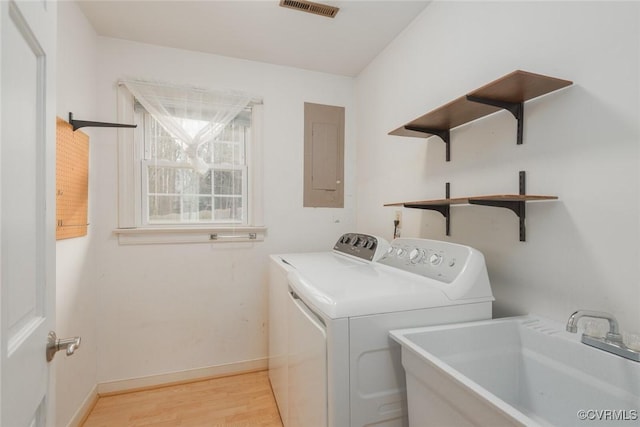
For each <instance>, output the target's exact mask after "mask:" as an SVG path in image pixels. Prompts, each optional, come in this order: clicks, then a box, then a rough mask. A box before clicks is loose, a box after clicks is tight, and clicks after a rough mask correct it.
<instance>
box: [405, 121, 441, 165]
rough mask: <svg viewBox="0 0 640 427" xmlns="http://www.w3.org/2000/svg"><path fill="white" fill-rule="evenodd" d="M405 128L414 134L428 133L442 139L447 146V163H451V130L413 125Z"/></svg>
mask: <svg viewBox="0 0 640 427" xmlns="http://www.w3.org/2000/svg"><path fill="white" fill-rule="evenodd" d="M404 128H405V129H406V130H410V131H413V132H422V133H428V134H431V135H435V136H438V137H440V139H441V140H442V141H444V143H445V145H446V153H447V154H446V157H447V159H446V160H447V162H449V161H451V132H450V131H449V129H434V128H427V127H422V126H413V125H405V127H404Z"/></svg>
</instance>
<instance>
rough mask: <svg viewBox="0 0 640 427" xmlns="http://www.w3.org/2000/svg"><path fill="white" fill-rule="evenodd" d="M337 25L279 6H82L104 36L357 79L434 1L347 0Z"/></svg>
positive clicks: (269, 0)
mask: <svg viewBox="0 0 640 427" xmlns="http://www.w3.org/2000/svg"><path fill="white" fill-rule="evenodd" d="M316 2H320V3H325V4H330V5H332V6H337V7H339V8H340V11H339V12H338V14H337V15H336V17H335V18H326V17H323V16H318V15H312V14H309V13H304V12H299V11H297V10H292V9H288V8H284V7H280V6H279V1H278V0H258V1H247V0H233V1H231V0H226V1H225V0H208V1H206V0H200V1H186V0H179V1H175V0H174V1H167V0H141V1H121V0H81V1H78V4H79V5H80V8H81V9H82V11H83V12H84V14H85V15H86V16H87V18H88V19H89V21H90V22H91V24H92V25H93V27H94V28H95V30H96V32H97V33H98V34H99V35H101V36H107V37H114V38H119V39H126V40H133V41H137V42H143V43H150V44H155V45H161V46H168V47H174V48H180V49H187V50H194V51H200V52H207V53H214V54H219V55H224V56H231V57H236V58H243V59H250V60H254V61H261V62H268V63H272V64H279V65H286V66H291V67H297V68H303V69H308V70H315V71H321V72H327V73H333V74H340V75H346V76H356V75H358V74H359V73H360V71H362V70H363V69H364V68H365V67H366V66H367V65H368V64H369V63H370V62H371V61H372V60H373V58H375V56H376V55H377V54H378V53H379V52H381V51H382V50H383V49H384V48H385V47H386V46H387V45H388V44H389V42H391V40H393V39H394V38H395V37H396V36H397V35H398V34H399V33H400V32H401V31H402V30H403V29H404V28H405V27H406V26H407V25H408V24H409V23H410V22H411V21H412V20H413V19H414V18H415V17H416V16H417V15H418V14H419V13H420V12H421V11H422V10H423V9H424V8H425V7H426V6H427V4H428V3H429V0H410V1H400V0H387V1H382V0H377V1H369V0H342V1H318V0H316Z"/></svg>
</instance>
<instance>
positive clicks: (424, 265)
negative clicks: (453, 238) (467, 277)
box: [378, 238, 471, 283]
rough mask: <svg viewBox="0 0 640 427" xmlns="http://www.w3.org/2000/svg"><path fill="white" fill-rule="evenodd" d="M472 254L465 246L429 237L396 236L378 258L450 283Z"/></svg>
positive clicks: (405, 269)
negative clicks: (398, 237) (408, 237)
mask: <svg viewBox="0 0 640 427" xmlns="http://www.w3.org/2000/svg"><path fill="white" fill-rule="evenodd" d="M470 255H471V250H470V248H468V247H467V246H463V245H458V244H455V243H449V242H441V241H438V240H428V239H406V238H400V239H395V240H394V241H393V242H391V245H390V246H389V249H388V250H387V252H386V253H385V254H384V255H383V256H382V258H381V259H380V260H379V261H378V262H379V263H381V264H385V265H388V266H391V267H395V268H399V269H401V270H404V271H408V272H411V273H415V274H419V275H421V276H424V277H429V278H431V279H435V280H438V281H441V282H445V283H451V282H453V281H454V280H455V278H456V277H458V275H459V274H460V272H461V271H462V270H463V268H464V266H465V264H466V263H467V261H468V258H469V256H470Z"/></svg>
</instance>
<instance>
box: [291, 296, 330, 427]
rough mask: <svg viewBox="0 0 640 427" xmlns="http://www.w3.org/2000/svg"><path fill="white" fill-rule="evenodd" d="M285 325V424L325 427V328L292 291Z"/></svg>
mask: <svg viewBox="0 0 640 427" xmlns="http://www.w3.org/2000/svg"><path fill="white" fill-rule="evenodd" d="M287 315H288V325H289V339H288V341H289V369H288V371H289V372H288V382H289V393H288V394H289V405H288V406H289V414H288V417H287V418H288V421H289V424H288V426H287V427H326V426H327V331H326V328H325V326H324V325H323V324H322V321H321V320H320V319H319V317H318V316H316V315H315V314H314V313H313V312H312V311H311V310H310V309H309V307H307V306H306V305H305V303H304V302H303V301H302V300H300V298H299V297H298V296H297V295H296V294H295V293H294V292H293V291H291V290H290V291H289V300H288V304H287Z"/></svg>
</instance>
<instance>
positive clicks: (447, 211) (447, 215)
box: [404, 182, 451, 236]
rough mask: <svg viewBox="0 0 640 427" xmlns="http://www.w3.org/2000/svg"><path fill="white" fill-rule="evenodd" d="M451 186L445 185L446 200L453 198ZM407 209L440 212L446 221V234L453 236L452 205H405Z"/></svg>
mask: <svg viewBox="0 0 640 427" xmlns="http://www.w3.org/2000/svg"><path fill="white" fill-rule="evenodd" d="M450 190H451V184H449V183H448V182H447V183H446V184H445V198H447V199H450V198H451V193H450ZM404 207H405V208H413V209H427V210H430V211H436V212H440V213H441V214H442V216H443V217H444V221H445V234H446V235H447V236H451V205H446V204H445V205H409V206H407V205H406V204H405V205H404Z"/></svg>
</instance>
